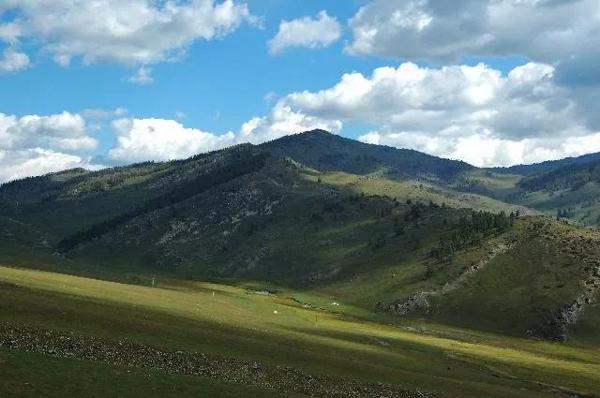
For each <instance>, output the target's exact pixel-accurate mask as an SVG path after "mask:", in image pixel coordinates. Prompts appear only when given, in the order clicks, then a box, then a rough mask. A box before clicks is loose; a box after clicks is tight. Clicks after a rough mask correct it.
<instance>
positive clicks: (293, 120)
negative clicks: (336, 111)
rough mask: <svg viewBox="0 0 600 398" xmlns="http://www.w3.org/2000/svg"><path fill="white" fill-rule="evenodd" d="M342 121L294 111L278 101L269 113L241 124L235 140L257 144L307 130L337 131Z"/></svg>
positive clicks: (283, 102)
mask: <svg viewBox="0 0 600 398" xmlns="http://www.w3.org/2000/svg"><path fill="white" fill-rule="evenodd" d="M341 128H342V122H341V121H339V120H331V119H326V118H321V117H318V116H311V115H307V114H304V113H302V112H298V111H294V110H293V109H292V108H291V107H290V106H289V105H287V104H286V103H285V101H279V102H278V103H277V104H276V105H275V106H274V107H273V109H272V110H271V112H270V113H269V115H267V116H263V117H255V118H252V119H251V120H249V121H248V122H246V123H244V124H243V125H242V128H241V129H240V132H239V133H238V135H237V137H236V140H237V141H238V142H251V143H254V144H259V143H261V142H265V141H271V140H274V139H277V138H280V137H283V136H284V135H292V134H298V133H302V132H305V131H308V130H314V129H323V130H328V131H330V132H332V133H337V132H339V131H340V130H341Z"/></svg>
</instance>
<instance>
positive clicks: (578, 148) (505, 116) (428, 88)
mask: <svg viewBox="0 0 600 398" xmlns="http://www.w3.org/2000/svg"><path fill="white" fill-rule="evenodd" d="M554 73H555V68H554V67H552V66H550V65H547V64H540V63H528V64H525V65H522V66H519V67H517V68H514V69H513V70H512V71H510V72H509V73H508V74H507V75H503V74H502V73H501V72H500V71H498V70H495V69H493V68H490V67H489V66H486V65H484V64H479V65H476V66H466V65H454V66H446V67H441V68H425V67H419V66H418V65H416V64H413V63H404V64H401V65H400V66H399V67H397V68H391V67H384V68H377V69H375V70H374V72H373V73H372V75H371V76H365V75H363V74H361V73H356V72H355V73H349V74H345V75H343V76H342V78H341V79H340V82H339V83H337V84H336V85H334V86H333V87H330V88H328V89H324V90H321V91H318V92H309V91H305V92H298V93H292V94H290V95H288V96H286V97H284V98H282V99H281V100H280V101H279V102H278V104H277V107H279V108H280V109H286V110H287V112H288V113H290V114H294V115H297V117H300V116H301V117H303V118H313V119H318V120H320V121H323V122H325V123H327V121H329V123H339V126H341V124H342V123H344V122H358V123H368V124H372V125H374V126H377V127H376V129H375V131H372V132H370V133H367V134H364V135H363V136H362V137H361V140H363V141H365V142H371V143H382V144H387V145H394V146H401V147H409V148H414V149H417V150H421V151H424V152H427V153H431V154H434V155H438V156H444V157H452V158H457V159H463V160H466V161H469V162H471V163H473V164H476V165H509V164H514V163H522V162H528V161H537V160H545V158H559V157H563V156H569V155H576V154H580V153H581V152H589V151H592V150H595V148H596V147H597V146H598V145H588V146H587V150H585V145H583V144H581V143H588V144H589V143H592V142H593V139H594V138H598V137H599V136H598V135H597V130H595V131H594V130H591V129H590V128H588V127H587V126H588V124H589V123H588V121H587V118H586V114H585V112H581V109H580V107H579V105H578V103H577V101H575V100H574V99H573V98H572V96H571V92H570V91H569V90H568V89H567V88H565V87H561V86H559V85H557V84H556V83H555V80H554ZM599 145H600V144H599Z"/></svg>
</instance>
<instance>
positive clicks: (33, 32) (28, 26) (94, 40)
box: [0, 0, 253, 65]
mask: <svg viewBox="0 0 600 398" xmlns="http://www.w3.org/2000/svg"><path fill="white" fill-rule="evenodd" d="M4 7H5V8H6V9H13V10H15V13H16V15H17V16H16V17H15V19H14V20H13V21H10V22H9V23H10V25H2V28H0V34H1V35H2V36H1V37H4V38H5V40H6V38H9V39H10V38H12V40H16V39H18V38H23V37H33V38H36V39H40V41H41V42H42V43H43V49H44V51H46V52H48V53H50V54H51V55H52V56H53V57H54V59H55V60H56V62H58V63H59V64H61V65H68V64H69V63H70V61H71V59H72V58H73V57H81V58H82V59H83V61H84V63H93V62H97V61H115V62H118V63H122V64H128V65H130V64H133V65H147V64H150V63H155V62H159V61H164V60H167V59H172V58H174V57H178V56H180V55H181V53H182V52H185V51H186V49H187V48H188V47H189V45H190V44H191V43H193V42H194V41H197V40H211V39H214V38H216V37H220V36H223V35H226V34H228V33H230V32H232V31H233V30H235V29H236V28H237V27H238V26H240V24H242V23H243V22H245V21H249V20H252V19H253V17H252V16H251V14H250V12H249V10H248V6H247V5H246V4H245V3H238V2H235V1H233V0H224V1H215V0H189V1H176V2H175V1H152V0H129V1H122V0H96V1H88V0H44V1H39V0H9V1H8V4H5V6H4ZM1 12H2V10H0V13H1Z"/></svg>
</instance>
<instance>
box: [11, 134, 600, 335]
mask: <svg viewBox="0 0 600 398" xmlns="http://www.w3.org/2000/svg"><path fill="white" fill-rule="evenodd" d="M586 167H587V166H586ZM556 173H558V172H556ZM558 175H561V174H560V173H559V174H558ZM465 176H470V177H468V178H480V179H482V180H485V182H486V184H487V185H486V186H487V187H491V188H489V190H490V191H494V190H495V192H501V193H498V194H497V195H495V196H496V199H494V198H491V197H489V196H485V195H481V194H473V193H464V192H459V191H456V190H453V189H452V187H453V186H455V185H453V184H460V183H462V181H463V179H464V178H466V177H465ZM501 178H502V179H501ZM531 178H532V179H533V178H537V177H531ZM518 181H519V180H518V179H516V178H513V177H511V176H507V175H502V176H500V175H498V174H495V173H491V172H489V171H481V170H477V169H473V168H472V167H471V166H468V165H466V164H464V163H460V162H454V161H449V160H444V159H438V158H434V157H429V156H426V155H423V154H419V153H417V152H414V151H401V150H395V149H391V148H386V147H378V146H373V145H366V144H362V143H358V142H355V141H352V140H347V139H344V138H341V137H338V136H335V135H332V134H328V133H325V132H322V131H313V132H309V133H305V134H300V135H298V136H294V137H285V138H283V139H280V140H276V141H273V142H270V143H267V144H264V145H260V146H253V145H240V146H236V147H232V148H228V149H225V150H222V151H217V152H213V153H208V154H203V155H198V156H195V157H192V158H190V159H187V160H182V161H174V162H166V163H143V164H138V165H133V166H128V167H121V168H115V169H107V170H102V171H98V172H86V171H83V170H71V171H66V172H63V173H56V174H52V175H48V176H44V177H38V178H32V179H27V180H23V181H17V182H13V183H10V184H5V185H3V186H2V187H1V188H0V203H2V207H0V225H1V226H2V229H0V234H1V235H0V236H2V240H0V260H2V261H5V262H10V263H13V264H15V263H16V264H23V263H27V262H29V263H32V262H34V263H38V264H40V265H45V266H47V267H54V268H56V269H62V270H68V271H69V272H77V273H83V274H90V273H92V274H100V275H110V277H111V278H112V277H115V278H119V277H120V276H122V275H131V274H133V275H135V274H139V273H153V274H160V275H162V274H165V275H171V276H174V277H177V278H238V279H243V280H254V281H260V282H262V283H268V284H273V285H275V286H277V285H278V286H286V287H293V288H296V289H302V290H305V291H313V292H320V294H324V295H328V296H334V297H339V298H340V299H343V300H345V301H347V302H349V303H352V304H354V305H356V306H357V307H359V308H362V309H363V310H364V311H366V312H368V313H372V312H373V311H376V310H380V311H388V310H389V312H392V313H396V314H398V315H409V316H413V315H415V316H423V317H426V318H429V319H434V320H440V321H443V322H447V323H453V324H459V325H466V326H470V327H482V328H486V329H489V330H493V331H501V332H503V333H510V334H515V335H524V334H526V333H530V334H533V335H536V336H541V337H547V338H565V337H568V336H569V334H570V332H571V330H572V327H573V326H574V325H575V326H576V324H577V322H567V324H565V322H563V321H561V320H560V319H559V318H560V314H561V313H562V312H561V311H563V310H564V309H565V308H568V307H570V306H573V305H574V303H579V301H581V300H580V299H579V297H584V298H583V302H581V303H579V304H577V305H579V307H577V312H578V313H579V312H581V313H585V311H583V309H585V308H587V307H591V306H593V305H594V303H595V302H596V300H597V294H596V288H595V287H594V288H593V289H592V290H593V292H592V293H590V294H589V295H588V296H585V294H587V293H585V292H586V291H587V290H586V289H587V288H588V287H589V283H592V285H593V286H595V284H594V283H595V282H594V279H593V278H594V277H593V275H592V276H590V272H592V273H593V272H595V271H593V270H594V269H596V268H595V267H596V265H595V264H596V263H595V261H596V260H597V259H598V257H599V256H600V253H598V252H597V251H594V250H591V249H590V248H589V247H590V245H592V246H593V244H594V243H593V242H596V240H595V239H596V238H595V237H587V236H586V234H587V233H588V232H589V231H585V230H580V229H578V228H574V227H571V226H568V225H563V224H561V223H557V222H550V220H548V219H545V218H541V220H545V221H539V220H540V218H538V217H531V216H529V215H528V214H530V213H531V212H530V211H529V210H528V209H527V208H525V207H522V206H515V205H511V204H508V203H506V202H504V201H502V200H500V199H505V200H508V198H511V197H513V198H514V197H516V196H515V195H514V193H515V192H517V193H518V192H522V188H519V187H520V185H519V183H518ZM524 181H525V180H524ZM494 184H495V185H494ZM511 184H512V185H511ZM515 190H516V191H515ZM540 222H541V224H540V225H541V226H543V228H542V227H540V226H536V225H537V224H538V223H540ZM561 231H562V232H561ZM567 237H569V238H567ZM590 239H591V241H590ZM528 242H529V243H528ZM532 242H533V243H532ZM590 242H592V243H590ZM567 243H568V244H567ZM553 247H558V248H559V250H558V251H556V250H553V249H551V248H553ZM562 247H564V248H566V249H565V250H573V251H574V252H575V253H580V254H581V255H580V256H579V257H571V254H570V252H566V253H563V251H561V250H562V249H560V248H562ZM534 253H535V255H534ZM484 265H485V266H484ZM590 270H591V271H590ZM488 274H489V276H486V275H488ZM548 278H550V279H552V280H553V281H554V282H552V283H550V282H551V281H549V279H548ZM590 281H591V282H590ZM559 285H560V287H559ZM514 289H516V291H515V292H513V293H511V297H512V299H511V300H505V299H503V298H502V294H503V292H508V291H513V290H514ZM519 292H527V294H521V293H519ZM581 295H584V296H581ZM423 298H425V299H426V300H422V299H423ZM578 300H579V301H578ZM415 303H416V304H417V305H414V304H415ZM419 303H426V304H427V305H426V306H425V307H423V306H422V305H421V304H419ZM452 303H453V304H452ZM406 308H408V309H409V311H405V309H406ZM465 309H469V312H468V314H472V315H471V316H467V317H464V316H463V315H464V310H465ZM533 309H535V310H533ZM502 311H506V312H507V313H510V314H514V316H513V317H503V318H501V319H500V320H496V321H495V320H494V319H488V317H489V314H494V313H501V312H502ZM548 314H552V315H551V316H550V315H548ZM553 322H554V323H553ZM544 325H546V326H544ZM563 326H564V327H563ZM598 326H600V325H598ZM594 327H595V326H593V323H592V326H591V329H592V330H593V329H594ZM588 329H589V327H588Z"/></svg>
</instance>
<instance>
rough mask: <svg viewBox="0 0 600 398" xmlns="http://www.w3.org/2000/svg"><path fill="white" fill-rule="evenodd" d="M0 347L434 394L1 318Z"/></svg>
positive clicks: (318, 386) (283, 383)
mask: <svg viewBox="0 0 600 398" xmlns="http://www.w3.org/2000/svg"><path fill="white" fill-rule="evenodd" d="M0 347H4V348H9V349H15V350H20V351H26V352H35V353H41V354H45V355H50V356H53V357H57V358H72V359H80V360H88V361H95V362H103V363H107V364H111V365H116V366H125V367H136V368H143V369H150V370H159V371H165V372H169V373H175V374H183V375H193V376H201V377H206V378H210V379H215V380H219V381H223V382H228V383H236V384H243V385H248V386H252V387H256V388H259V389H268V390H273V391H274V393H277V394H281V396H286V393H288V394H289V393H296V394H302V395H306V396H308V397H340V398H343V397H344V398H345V397H367V398H371V397H373V398H375V397H377V398H383V397H385V398H433V397H434V395H433V394H430V393H425V392H420V391H407V390H403V389H401V388H400V387H397V386H392V385H388V384H382V383H378V384H367V383H360V382H356V381H351V380H345V379H341V378H337V377H330V376H313V375H310V374H308V373H306V372H304V371H301V370H298V369H294V368H289V367H282V366H266V365H264V364H261V363H258V362H251V361H244V360H240V359H237V358H228V357H221V356H217V355H207V354H202V353H194V352H183V351H176V352H173V351H167V350H164V349H161V348H157V347H152V346H148V345H142V344H136V343H132V342H130V341H126V340H120V341H111V340H105V339H99V338H95V337H82V336H75V335H72V334H67V333H60V332H54V331H47V330H37V329H32V328H26V327H16V326H11V325H9V324H3V323H0Z"/></svg>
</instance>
